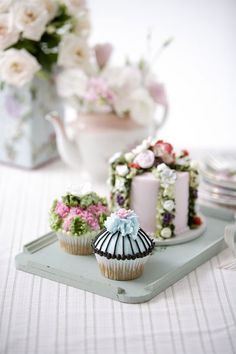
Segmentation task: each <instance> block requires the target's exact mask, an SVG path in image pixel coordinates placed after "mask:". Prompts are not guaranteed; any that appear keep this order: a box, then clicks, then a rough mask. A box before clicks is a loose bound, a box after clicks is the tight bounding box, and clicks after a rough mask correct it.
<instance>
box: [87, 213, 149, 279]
mask: <svg viewBox="0 0 236 354" xmlns="http://www.w3.org/2000/svg"><path fill="white" fill-rule="evenodd" d="M154 246H155V243H154V241H153V240H152V239H151V238H150V237H149V236H148V235H147V234H146V233H145V232H144V231H143V230H142V229H141V228H140V225H139V222H138V217H137V215H136V214H135V213H134V212H133V211H132V210H126V209H119V210H118V211H117V212H115V213H112V214H111V215H110V216H109V217H108V218H107V220H106V222H105V229H104V230H103V231H101V232H100V233H99V234H98V235H97V237H96V238H95V239H94V240H93V242H92V248H93V250H94V253H95V256H96V259H97V262H98V265H99V268H100V271H101V273H102V274H103V275H104V276H105V277H107V278H109V279H113V280H131V279H135V278H137V277H139V276H140V275H141V274H142V273H143V270H144V265H145V263H146V262H147V260H148V258H149V256H150V254H151V252H152V250H153V248H154Z"/></svg>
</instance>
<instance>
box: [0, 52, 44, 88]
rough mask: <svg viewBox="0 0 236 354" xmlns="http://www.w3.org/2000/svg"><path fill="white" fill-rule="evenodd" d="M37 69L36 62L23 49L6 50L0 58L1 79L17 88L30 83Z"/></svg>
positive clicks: (37, 64) (38, 66)
mask: <svg viewBox="0 0 236 354" xmlns="http://www.w3.org/2000/svg"><path fill="white" fill-rule="evenodd" d="M39 69H40V65H39V63H38V62H37V60H36V59H35V58H34V57H33V56H32V55H31V54H29V52H27V51H26V50H25V49H20V50H17V49H13V48H12V49H8V50H6V51H5V52H4V53H3V54H2V56H1V58H0V76H1V79H2V80H3V81H5V82H7V83H9V84H12V85H15V86H18V87H21V86H23V85H24V84H26V83H27V82H29V81H31V80H32V79H33V77H34V75H35V73H36V72H37V71H38V70H39Z"/></svg>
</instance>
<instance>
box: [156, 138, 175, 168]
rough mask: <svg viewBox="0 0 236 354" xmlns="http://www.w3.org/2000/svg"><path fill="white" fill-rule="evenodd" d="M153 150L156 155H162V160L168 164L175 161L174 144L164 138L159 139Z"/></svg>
mask: <svg viewBox="0 0 236 354" xmlns="http://www.w3.org/2000/svg"><path fill="white" fill-rule="evenodd" d="M153 152H154V154H155V156H157V157H160V158H161V159H162V161H163V162H164V163H166V164H170V163H173V162H174V160H175V153H174V151H173V146H172V145H171V144H169V143H166V142H164V141H163V140H158V141H157V142H156V144H155V145H154V147H153Z"/></svg>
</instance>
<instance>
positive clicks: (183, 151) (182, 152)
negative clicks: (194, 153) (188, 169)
mask: <svg viewBox="0 0 236 354" xmlns="http://www.w3.org/2000/svg"><path fill="white" fill-rule="evenodd" d="M181 154H182V155H183V156H189V152H188V150H186V149H183V150H181Z"/></svg>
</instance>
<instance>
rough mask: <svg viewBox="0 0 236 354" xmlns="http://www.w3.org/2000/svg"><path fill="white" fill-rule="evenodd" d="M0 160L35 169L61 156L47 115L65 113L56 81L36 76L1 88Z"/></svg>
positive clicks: (3, 85)
mask: <svg viewBox="0 0 236 354" xmlns="http://www.w3.org/2000/svg"><path fill="white" fill-rule="evenodd" d="M0 109H1V119H0V161H1V162H4V163H8V164H11V165H15V166H19V167H24V168H29V169H32V168H35V167H38V166H40V165H42V164H44V163H46V162H48V161H49V160H52V159H54V158H55V157H57V149H56V137H55V133H54V130H53V128H52V126H51V124H50V123H49V122H48V121H46V120H45V115H46V114H47V113H48V112H50V111H51V110H57V111H61V108H60V102H59V98H58V96H57V93H56V88H55V85H54V82H53V80H52V79H46V78H39V77H35V78H34V79H33V80H32V82H30V83H29V84H27V85H25V86H23V87H22V88H17V87H15V86H11V85H8V84H5V83H3V84H2V86H1V88H0Z"/></svg>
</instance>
